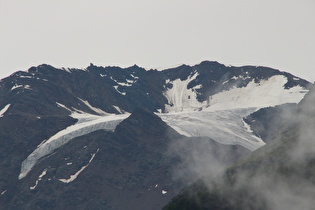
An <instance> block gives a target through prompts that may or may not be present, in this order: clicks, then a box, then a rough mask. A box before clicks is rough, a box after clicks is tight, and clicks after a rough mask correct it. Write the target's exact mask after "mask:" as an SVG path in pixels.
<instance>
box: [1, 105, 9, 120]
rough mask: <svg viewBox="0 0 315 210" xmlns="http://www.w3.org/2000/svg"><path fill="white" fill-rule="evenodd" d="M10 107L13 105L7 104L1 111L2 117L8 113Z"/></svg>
mask: <svg viewBox="0 0 315 210" xmlns="http://www.w3.org/2000/svg"><path fill="white" fill-rule="evenodd" d="M10 106H11V104H7V105H5V106H4V107H3V108H2V109H1V110H0V117H3V116H4V114H5V113H6V111H8V109H9V107H10Z"/></svg>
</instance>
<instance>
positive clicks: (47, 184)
mask: <svg viewBox="0 0 315 210" xmlns="http://www.w3.org/2000/svg"><path fill="white" fill-rule="evenodd" d="M174 141H184V142H186V143H185V144H186V146H184V145H182V146H183V148H186V149H187V148H189V147H190V146H191V145H196V144H198V143H197V142H200V140H197V139H194V138H187V137H183V136H181V135H179V134H178V133H176V132H175V131H174V130H172V129H171V128H170V127H168V126H167V125H166V124H165V123H164V122H163V121H162V120H161V119H160V118H159V117H157V116H156V115H154V114H152V113H150V112H149V111H147V110H143V109H137V110H135V111H134V112H133V114H132V115H131V116H130V117H129V118H127V119H126V120H124V121H123V122H122V123H120V124H119V125H118V127H117V128H116V130H115V132H105V131H96V132H94V133H91V134H89V135H86V136H82V137H78V138H76V139H74V140H72V141H71V142H69V143H68V144H66V145H65V146H63V147H62V148H60V149H59V150H58V151H56V152H55V153H53V154H52V155H50V156H49V157H47V158H45V159H43V160H42V161H41V162H40V163H39V164H38V165H36V166H35V168H34V169H33V171H32V173H31V174H30V175H29V176H27V177H25V178H24V179H23V180H21V181H19V182H18V183H15V186H14V187H11V188H10V194H4V196H3V197H2V198H1V199H2V202H4V209H16V208H18V209H19V208H26V209H90V208H92V207H93V208H96V209H161V208H162V207H163V206H164V205H165V204H166V203H167V202H168V201H169V200H170V198H172V197H173V196H175V195H176V193H178V192H179V190H180V188H182V187H183V186H185V183H181V182H179V181H176V180H174V179H173V172H174V170H175V168H176V167H177V165H178V164H179V163H180V159H179V157H177V156H176V155H173V154H170V153H169V152H168V147H169V144H170V143H171V142H174ZM204 141H205V140H204ZM207 141H211V142H212V144H213V151H218V150H221V151H223V150H226V151H225V152H224V153H228V154H229V156H230V157H231V158H226V156H224V157H218V160H220V161H221V162H222V164H225V165H227V164H230V163H231V162H232V161H233V160H235V158H239V157H240V156H242V155H244V154H248V153H249V151H247V150H246V149H243V148H236V146H224V145H220V144H218V143H215V142H214V141H212V140H210V139H208V140H207ZM93 155H94V158H93V160H92V161H91V162H90V164H88V163H89V160H91V157H92V156H93ZM87 164H88V166H87V167H86V168H85V169H84V170H83V171H82V173H80V174H79V175H78V177H77V178H76V179H74V180H73V181H71V182H69V183H64V182H62V181H61V180H62V179H69V178H70V177H71V175H72V176H73V175H74V174H76V173H77V172H78V171H79V170H80V169H82V168H83V167H84V166H86V165H87ZM44 171H46V172H45V175H44V176H42V177H41V174H43V172H44ZM39 177H41V178H40V179H39ZM36 183H37V184H36ZM32 188H34V189H32Z"/></svg>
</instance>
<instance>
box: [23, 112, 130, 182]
mask: <svg viewBox="0 0 315 210" xmlns="http://www.w3.org/2000/svg"><path fill="white" fill-rule="evenodd" d="M71 116H72V117H75V118H77V119H78V122H77V123H76V124H74V125H71V126H69V127H67V128H66V129H64V130H61V131H59V132H58V133H56V134H55V135H53V136H52V137H50V138H49V139H48V140H47V141H45V142H44V143H41V145H40V146H39V147H37V148H36V149H35V150H34V151H33V152H32V153H31V154H30V155H29V156H28V157H27V158H26V159H25V160H24V161H23V162H22V165H21V172H20V174H19V179H22V178H24V177H25V176H26V175H27V174H28V173H29V172H30V170H31V169H32V168H33V167H34V166H35V164H36V163H37V162H38V160H39V159H41V158H43V157H45V156H46V155H49V154H50V153H51V152H53V151H54V150H56V149H58V148H60V147H61V146H63V145H64V144H66V143H68V142H69V141H70V140H72V139H74V138H75V137H79V136H83V135H86V134H89V133H91V132H93V131H97V130H107V131H114V130H115V128H116V126H117V125H118V124H119V123H120V122H121V121H123V120H124V119H125V118H127V117H128V116H129V114H121V115H108V116H97V115H91V114H79V113H73V114H72V115H71Z"/></svg>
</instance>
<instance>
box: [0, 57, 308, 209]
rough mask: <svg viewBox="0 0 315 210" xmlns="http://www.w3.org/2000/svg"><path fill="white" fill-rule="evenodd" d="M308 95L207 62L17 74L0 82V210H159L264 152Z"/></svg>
mask: <svg viewBox="0 0 315 210" xmlns="http://www.w3.org/2000/svg"><path fill="white" fill-rule="evenodd" d="M309 87H310V83H309V82H308V81H306V80H304V79H301V78H298V77H295V76H293V75H291V74H289V73H286V72H281V71H279V70H275V69H271V68H266V67H259V66H244V67H233V66H225V65H223V64H220V63H217V62H210V61H204V62H202V63H200V64H198V65H195V66H188V65H182V66H179V67H176V68H172V69H166V70H163V71H157V70H146V69H144V68H141V67H138V66H136V65H135V66H131V67H129V68H120V67H99V66H95V65H93V64H91V65H90V66H88V67H87V68H86V69H65V68H62V69H58V68H54V67H52V66H49V65H46V64H43V65H40V66H37V67H31V68H30V69H28V70H27V71H19V72H16V73H14V74H12V75H11V76H9V77H7V78H4V79H2V80H1V81H0V145H1V146H0V208H1V209H161V208H162V207H163V206H164V205H165V204H167V203H168V202H169V201H170V200H171V198H172V197H173V196H175V195H176V194H177V193H178V192H179V191H180V189H182V188H183V187H186V186H187V185H188V184H190V183H193V182H194V181H196V180H197V179H199V178H201V177H203V176H206V175H207V174H209V173H210V174H212V175H216V174H218V173H219V172H220V171H223V169H224V168H225V167H227V166H228V165H230V164H232V163H233V162H234V161H236V160H238V159H239V158H240V157H243V156H245V155H248V154H249V153H251V152H252V151H255V150H257V149H258V148H260V147H262V146H264V145H265V144H266V142H271V143H272V142H273V137H274V136H277V135H278V132H277V131H278V130H279V129H280V128H282V127H286V123H285V122H286V121H287V119H288V116H287V115H284V114H278V115H276V114H275V113H282V112H283V113H287V112H286V111H281V112H280V111H279V110H288V109H287V108H283V107H291V108H290V109H289V110H290V111H289V113H290V114H293V113H295V112H298V108H297V105H296V104H297V103H299V102H300V101H301V100H302V99H303V97H304V96H305V94H306V93H308V91H309ZM288 103H289V104H288ZM267 121H270V122H274V123H273V125H274V126H268V124H267V123H266V122H267ZM270 128H273V131H272V132H271V134H270V135H269V133H268V132H269V130H270ZM278 128H279V129H278Z"/></svg>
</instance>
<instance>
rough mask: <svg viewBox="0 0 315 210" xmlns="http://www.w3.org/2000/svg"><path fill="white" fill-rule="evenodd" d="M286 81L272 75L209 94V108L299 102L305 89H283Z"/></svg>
mask: <svg viewBox="0 0 315 210" xmlns="http://www.w3.org/2000/svg"><path fill="white" fill-rule="evenodd" d="M287 82H288V79H287V78H286V77H285V76H281V75H277V76H273V77H271V78H269V79H268V80H262V81H260V82H259V83H255V82H254V81H251V82H250V83H249V84H248V85H247V86H246V87H242V88H236V87H235V88H232V89H230V90H228V91H223V92H220V93H218V94H215V95H213V96H211V97H210V98H209V108H210V109H211V110H226V109H238V108H248V107H269V106H276V105H280V104H284V103H298V102H300V101H301V100H302V99H303V97H304V95H305V94H306V92H307V91H306V90H305V89H304V88H303V87H301V86H296V87H293V88H290V89H284V85H285V84H286V83H287ZM200 106H201V104H200Z"/></svg>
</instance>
